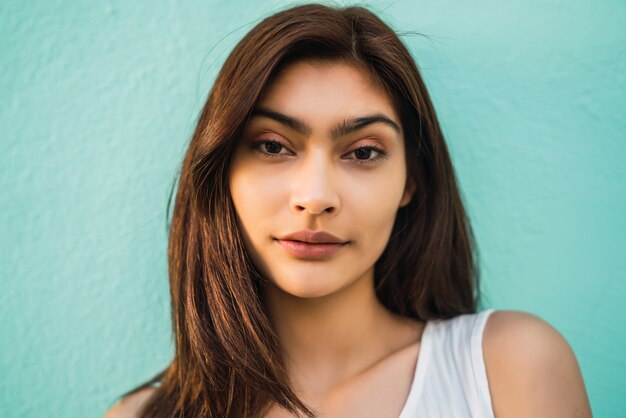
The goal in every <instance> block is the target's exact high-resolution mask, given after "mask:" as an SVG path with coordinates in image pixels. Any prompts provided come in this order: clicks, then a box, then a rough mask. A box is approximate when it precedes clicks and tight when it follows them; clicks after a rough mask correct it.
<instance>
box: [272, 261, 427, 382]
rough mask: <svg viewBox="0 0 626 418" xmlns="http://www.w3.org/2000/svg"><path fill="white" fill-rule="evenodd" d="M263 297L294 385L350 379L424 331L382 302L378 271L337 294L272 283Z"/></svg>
mask: <svg viewBox="0 0 626 418" xmlns="http://www.w3.org/2000/svg"><path fill="white" fill-rule="evenodd" d="M263 297H264V300H265V303H266V306H267V308H268V311H269V315H270V317H271V320H272V323H273V325H274V328H275V330H276V332H277V334H278V337H279V339H280V342H281V346H282V349H283V356H284V357H283V358H284V362H285V366H286V368H287V372H288V374H289V376H290V378H291V379H292V383H293V384H294V385H296V386H297V387H307V388H309V389H308V390H311V391H314V392H324V391H327V390H328V389H329V388H332V387H335V386H337V385H339V384H341V382H344V381H347V380H349V379H350V377H353V376H356V375H358V374H359V373H360V372H362V371H364V370H367V369H368V368H369V367H371V366H373V365H374V364H376V363H377V362H379V361H380V360H382V359H384V358H385V357H387V356H388V355H390V354H392V353H394V352H396V351H398V350H400V349H402V348H404V347H406V346H407V345H410V344H412V343H414V342H415V341H416V340H418V339H419V336H420V335H421V332H420V331H421V326H420V325H421V324H420V323H419V322H416V321H412V320H408V319H406V318H401V317H399V316H397V315H394V314H392V313H391V312H390V311H388V310H387V309H386V308H385V307H384V306H383V305H382V304H381V303H380V302H379V300H378V299H377V297H376V294H375V291H374V285H373V269H372V270H371V271H368V272H367V273H366V274H365V275H363V276H362V277H361V278H359V279H358V280H356V281H354V282H353V283H352V284H351V285H350V286H349V287H347V288H344V289H341V290H339V291H337V292H335V293H333V294H331V295H327V296H323V297H318V298H300V297H296V296H293V295H290V294H288V293H286V292H284V291H282V290H281V289H279V288H277V287H276V286H275V285H272V284H270V285H267V286H266V287H265V288H264V295H263Z"/></svg>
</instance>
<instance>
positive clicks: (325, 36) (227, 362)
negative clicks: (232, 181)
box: [124, 4, 478, 418]
mask: <svg viewBox="0 0 626 418" xmlns="http://www.w3.org/2000/svg"><path fill="white" fill-rule="evenodd" d="M302 59H315V60H322V61H326V62H337V61H341V62H346V63H349V64H351V65H355V66H358V67H359V68H362V69H364V70H366V71H367V72H368V73H369V74H371V75H372V76H373V77H374V79H375V80H376V81H377V82H378V83H379V84H380V85H381V86H382V87H383V88H384V89H385V91H386V92H387V93H388V94H389V96H390V97H391V99H392V101H393V103H394V105H395V107H396V109H397V111H398V115H399V116H400V119H401V123H402V128H403V131H404V134H405V135H404V136H405V138H404V141H405V149H406V164H407V172H408V177H407V178H408V179H409V181H412V182H413V184H414V185H415V193H414V195H413V199H412V201H411V202H410V203H409V204H408V205H407V206H405V207H403V208H400V209H399V210H398V213H397V216H396V220H395V224H394V226H393V230H392V234H391V237H390V240H389V243H388V245H387V247H386V248H385V250H384V252H383V254H382V255H381V257H380V258H379V260H378V261H377V262H376V265H375V286H376V294H377V296H378V298H379V299H380V301H381V303H382V304H384V306H386V307H387V308H388V309H389V310H391V311H393V312H395V313H398V314H400V315H403V316H406V317H411V318H416V319H420V320H424V321H425V320H430V319H437V318H450V317H453V316H456V315H459V314H463V313H473V312H476V307H477V306H476V305H477V302H478V272H477V271H478V268H477V253H476V249H475V244H474V237H473V234H472V230H471V227H470V223H469V220H468V217H467V215H466V212H465V209H464V206H463V203H462V199H461V195H460V192H459V189H458V186H457V180H456V178H455V173H454V169H453V167H452V163H451V160H450V156H449V153H448V149H447V146H446V143H445V141H444V137H443V135H442V132H441V129H440V126H439V122H438V120H437V117H436V114H435V110H434V108H433V105H432V103H431V100H430V97H429V94H428V92H427V90H426V87H425V85H424V82H423V80H422V78H421V76H420V73H419V71H418V68H417V66H416V64H415V62H414V61H413V59H412V57H411V55H410V53H409V52H408V50H407V48H406V47H405V46H404V44H403V43H402V42H401V40H400V39H399V38H398V36H397V35H396V33H395V32H394V31H393V30H392V29H391V28H390V27H389V26H387V25H386V24H385V23H384V22H383V21H381V20H380V19H379V18H378V17H377V16H376V15H375V14H373V13H372V12H370V11H369V10H367V9H365V8H363V7H345V8H335V7H329V6H324V5H318V4H307V5H300V6H297V7H293V8H290V9H288V10H284V11H281V12H279V13H276V14H274V15H272V16H269V17H267V18H266V19H264V20H263V21H261V22H260V23H259V24H257V25H256V26H255V27H254V28H253V29H252V30H251V31H250V32H249V33H247V34H246V36H245V37H244V38H243V39H242V40H241V41H240V42H239V43H238V44H237V46H236V47H235V49H234V50H233V51H232V53H231V54H230V55H229V56H228V58H227V59H226V62H225V63H224V65H223V67H222V68H221V70H220V72H219V74H218V76H217V79H216V81H215V84H214V86H213V88H212V90H211V92H210V94H209V96H208V99H207V101H206V104H205V105H204V108H203V109H202V112H201V115H200V117H199V120H198V124H197V126H196V129H195V132H194V134H193V136H192V138H191V142H190V144H189V148H188V150H187V153H186V155H185V158H184V161H183V164H182V168H181V171H180V179H179V182H178V189H177V192H176V199H175V204H174V210H173V214H172V218H171V225H170V232H169V233H170V235H169V249H168V260H169V280H170V292H171V303H172V322H173V333H174V339H175V354H174V358H173V360H172V362H171V364H169V365H168V367H167V368H166V369H165V370H163V371H162V372H161V373H159V374H158V375H156V376H155V377H154V378H153V379H151V380H149V381H148V382H146V383H144V384H143V385H141V386H139V387H137V388H135V389H134V390H132V391H130V392H128V393H127V394H125V395H128V394H130V393H134V392H136V391H138V390H140V389H142V388H145V387H148V386H151V385H153V384H155V383H157V382H160V386H158V388H157V390H156V391H155V392H154V394H153V395H152V396H151V398H150V399H149V401H148V402H147V403H146V405H145V407H144V408H143V412H142V415H141V416H142V417H168V418H171V417H256V416H262V415H263V414H265V413H266V412H267V411H268V409H269V407H270V406H271V405H272V404H273V403H276V404H278V405H280V406H281V407H283V408H284V409H286V410H288V411H290V412H292V413H294V414H296V415H297V414H298V413H299V412H302V413H304V414H305V415H307V416H314V415H315V414H314V412H313V411H312V410H311V409H309V408H308V407H307V406H306V405H305V404H304V403H303V402H302V401H301V400H300V399H299V398H298V397H297V396H296V395H295V393H294V392H293V391H292V389H291V388H290V386H289V380H288V376H287V373H286V371H285V368H284V366H283V362H282V359H281V355H280V348H279V347H280V345H279V340H278V337H277V335H276V333H275V332H274V330H273V328H272V325H271V322H270V320H269V317H268V315H267V314H266V311H265V309H264V304H263V300H262V298H261V296H260V295H261V293H260V287H259V283H260V281H261V280H263V277H261V274H260V273H259V272H258V271H257V269H256V268H255V267H254V265H253V264H252V262H251V260H250V258H249V257H248V254H247V253H246V251H245V249H244V245H243V243H242V242H243V241H242V237H241V234H240V230H239V227H238V224H237V218H236V213H235V208H234V205H233V202H232V200H231V196H230V194H229V188H228V174H229V167H230V162H231V157H232V156H233V152H234V150H235V148H236V146H237V141H238V138H239V137H240V135H241V133H242V131H243V128H244V126H245V125H246V123H247V121H248V118H249V117H250V114H251V110H252V109H253V107H254V105H255V103H256V102H257V100H258V98H259V97H260V95H261V94H262V92H263V91H264V89H265V88H266V87H267V86H268V84H269V83H271V81H272V79H273V76H275V75H276V74H277V72H278V71H279V70H280V69H281V68H284V67H285V66H286V65H289V64H290V63H293V62H295V61H296V60H302ZM170 198H171V196H170ZM168 213H169V205H168ZM125 395H124V396H125Z"/></svg>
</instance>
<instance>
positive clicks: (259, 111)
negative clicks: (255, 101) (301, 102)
mask: <svg viewBox="0 0 626 418" xmlns="http://www.w3.org/2000/svg"><path fill="white" fill-rule="evenodd" d="M252 116H264V117H267V118H270V119H273V120H275V121H277V122H279V123H282V124H283V125H287V126H289V127H290V128H292V129H294V130H296V131H298V132H300V133H301V134H303V135H307V136H308V135H310V134H311V127H310V126H309V125H307V124H306V123H304V122H303V121H301V120H299V119H296V118H294V117H292V116H287V115H285V114H283V113H280V112H277V111H276V110H272V109H269V108H266V107H257V108H254V109H253V110H252ZM375 123H382V124H384V125H387V126H390V127H391V128H393V130H395V131H396V132H397V133H398V134H399V133H400V127H399V126H398V124H397V123H395V122H394V121H393V120H391V119H390V118H389V117H387V116H385V115H383V114H381V113H376V114H373V115H366V116H360V117H349V118H346V119H344V120H342V121H341V122H339V123H338V124H337V125H335V126H334V127H333V128H332V129H331V130H330V136H331V138H332V139H333V140H335V139H337V138H339V137H341V136H345V135H348V134H349V133H351V132H354V131H358V130H359V129H362V128H364V127H366V126H368V125H372V124H375Z"/></svg>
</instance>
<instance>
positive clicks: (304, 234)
mask: <svg viewBox="0 0 626 418" xmlns="http://www.w3.org/2000/svg"><path fill="white" fill-rule="evenodd" d="M278 239H280V240H290V241H302V242H310V243H315V244H345V243H346V242H347V241H344V240H342V239H341V238H337V237H336V236H334V235H332V234H329V233H328V232H324V231H312V230H310V229H307V230H303V231H297V232H293V233H291V234H287V235H283V236H282V237H278Z"/></svg>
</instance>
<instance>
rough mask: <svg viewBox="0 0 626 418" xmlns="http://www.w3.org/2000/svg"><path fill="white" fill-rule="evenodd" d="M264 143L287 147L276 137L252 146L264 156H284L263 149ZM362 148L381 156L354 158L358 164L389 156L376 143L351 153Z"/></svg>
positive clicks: (256, 142) (367, 163)
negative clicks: (367, 158) (368, 158)
mask: <svg viewBox="0 0 626 418" xmlns="http://www.w3.org/2000/svg"><path fill="white" fill-rule="evenodd" d="M264 144H278V145H280V146H281V147H283V148H286V147H285V146H284V145H283V144H282V143H281V142H279V141H276V140H274V139H270V140H266V139H262V140H257V141H253V144H252V148H253V149H254V150H255V151H257V152H258V153H260V154H261V156H262V157H263V158H280V157H283V156H284V155H283V154H273V153H271V152H265V151H263V150H261V146H263V145H264ZM361 149H365V150H372V151H375V152H377V153H378V154H379V156H378V157H376V158H373V159H371V160H359V159H354V161H355V162H356V163H357V164H360V165H369V164H375V163H377V162H378V161H379V160H383V159H385V158H387V153H386V152H385V151H384V150H383V149H382V148H379V147H377V146H375V145H365V146H362V147H359V148H356V149H355V150H353V151H351V152H350V154H352V153H353V152H355V151H358V150H361Z"/></svg>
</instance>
